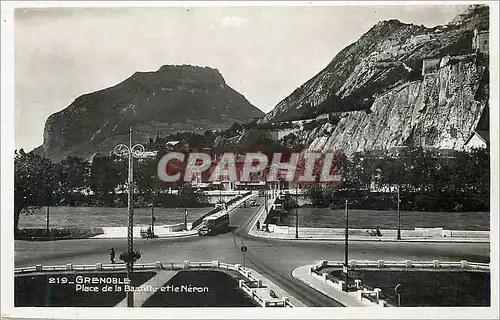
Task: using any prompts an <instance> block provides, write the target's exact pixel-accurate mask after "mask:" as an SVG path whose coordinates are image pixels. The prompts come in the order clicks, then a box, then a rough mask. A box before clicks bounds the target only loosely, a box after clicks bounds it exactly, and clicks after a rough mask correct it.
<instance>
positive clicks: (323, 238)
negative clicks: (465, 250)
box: [248, 228, 490, 243]
mask: <svg viewBox="0 0 500 320" xmlns="http://www.w3.org/2000/svg"><path fill="white" fill-rule="evenodd" d="M248 234H249V235H251V236H254V237H259V238H267V239H279V240H311V241H345V236H343V235H326V234H318V235H306V236H304V235H303V233H301V231H300V229H299V237H298V239H296V238H295V233H293V234H283V233H273V232H265V231H261V230H256V228H252V229H251V230H250V231H249V232H248ZM349 241H369V242H446V243H490V239H488V238H446V237H402V238H401V240H398V239H396V238H395V237H390V236H381V237H376V236H351V235H349Z"/></svg>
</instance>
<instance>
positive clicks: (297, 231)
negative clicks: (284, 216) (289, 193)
mask: <svg viewBox="0 0 500 320" xmlns="http://www.w3.org/2000/svg"><path fill="white" fill-rule="evenodd" d="M298 238H299V195H298V193H297V184H295V239H298Z"/></svg>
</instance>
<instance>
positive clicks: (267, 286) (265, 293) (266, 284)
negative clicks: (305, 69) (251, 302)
mask: <svg viewBox="0 0 500 320" xmlns="http://www.w3.org/2000/svg"><path fill="white" fill-rule="evenodd" d="M241 268H242V269H243V267H241ZM244 269H245V270H247V271H249V272H250V274H251V275H252V276H254V277H256V278H259V279H262V286H263V288H258V289H256V292H257V293H258V294H259V296H261V297H264V298H266V297H267V299H269V301H275V300H281V299H283V297H288V300H289V301H290V303H291V304H292V305H293V306H294V307H306V305H305V304H303V303H302V302H301V301H299V300H298V299H297V298H295V297H293V296H292V295H290V294H289V293H288V292H286V291H285V290H283V289H281V288H280V287H279V286H277V285H276V284H274V283H273V282H272V281H271V280H269V279H267V278H266V277H264V276H263V275H261V274H260V273H258V272H257V271H255V270H253V269H250V268H248V267H245V268H244ZM271 290H273V291H274V293H276V295H277V296H278V297H277V298H273V297H271V294H270V291H271Z"/></svg>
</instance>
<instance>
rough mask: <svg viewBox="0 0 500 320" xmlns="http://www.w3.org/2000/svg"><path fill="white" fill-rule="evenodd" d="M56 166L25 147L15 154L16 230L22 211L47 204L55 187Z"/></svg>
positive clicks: (15, 229) (28, 210) (29, 210)
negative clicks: (25, 149) (27, 151)
mask: <svg viewBox="0 0 500 320" xmlns="http://www.w3.org/2000/svg"><path fill="white" fill-rule="evenodd" d="M54 176H55V172H54V166H53V164H52V162H51V161H50V160H49V159H46V158H43V157H41V156H39V155H37V154H35V153H25V152H24V150H23V149H21V150H19V152H17V150H16V152H15V155H14V232H16V231H17V230H18V226H19V217H20V215H21V213H23V212H25V213H29V212H33V210H32V209H34V208H40V207H41V206H43V205H47V204H48V201H49V200H50V199H51V194H52V191H53V190H54V188H55V181H56V180H55V177H54Z"/></svg>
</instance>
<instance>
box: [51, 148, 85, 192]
mask: <svg viewBox="0 0 500 320" xmlns="http://www.w3.org/2000/svg"><path fill="white" fill-rule="evenodd" d="M55 168H56V173H57V174H56V179H57V180H58V182H59V190H58V193H59V196H60V197H61V198H62V199H66V200H68V201H71V200H69V199H70V198H71V195H72V194H73V193H74V192H75V191H78V190H80V189H82V188H85V187H87V186H88V183H89V179H90V164H89V163H88V162H87V161H85V160H84V159H82V158H78V157H67V158H66V159H63V160H62V161H61V162H60V163H58V164H56V165H55Z"/></svg>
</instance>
